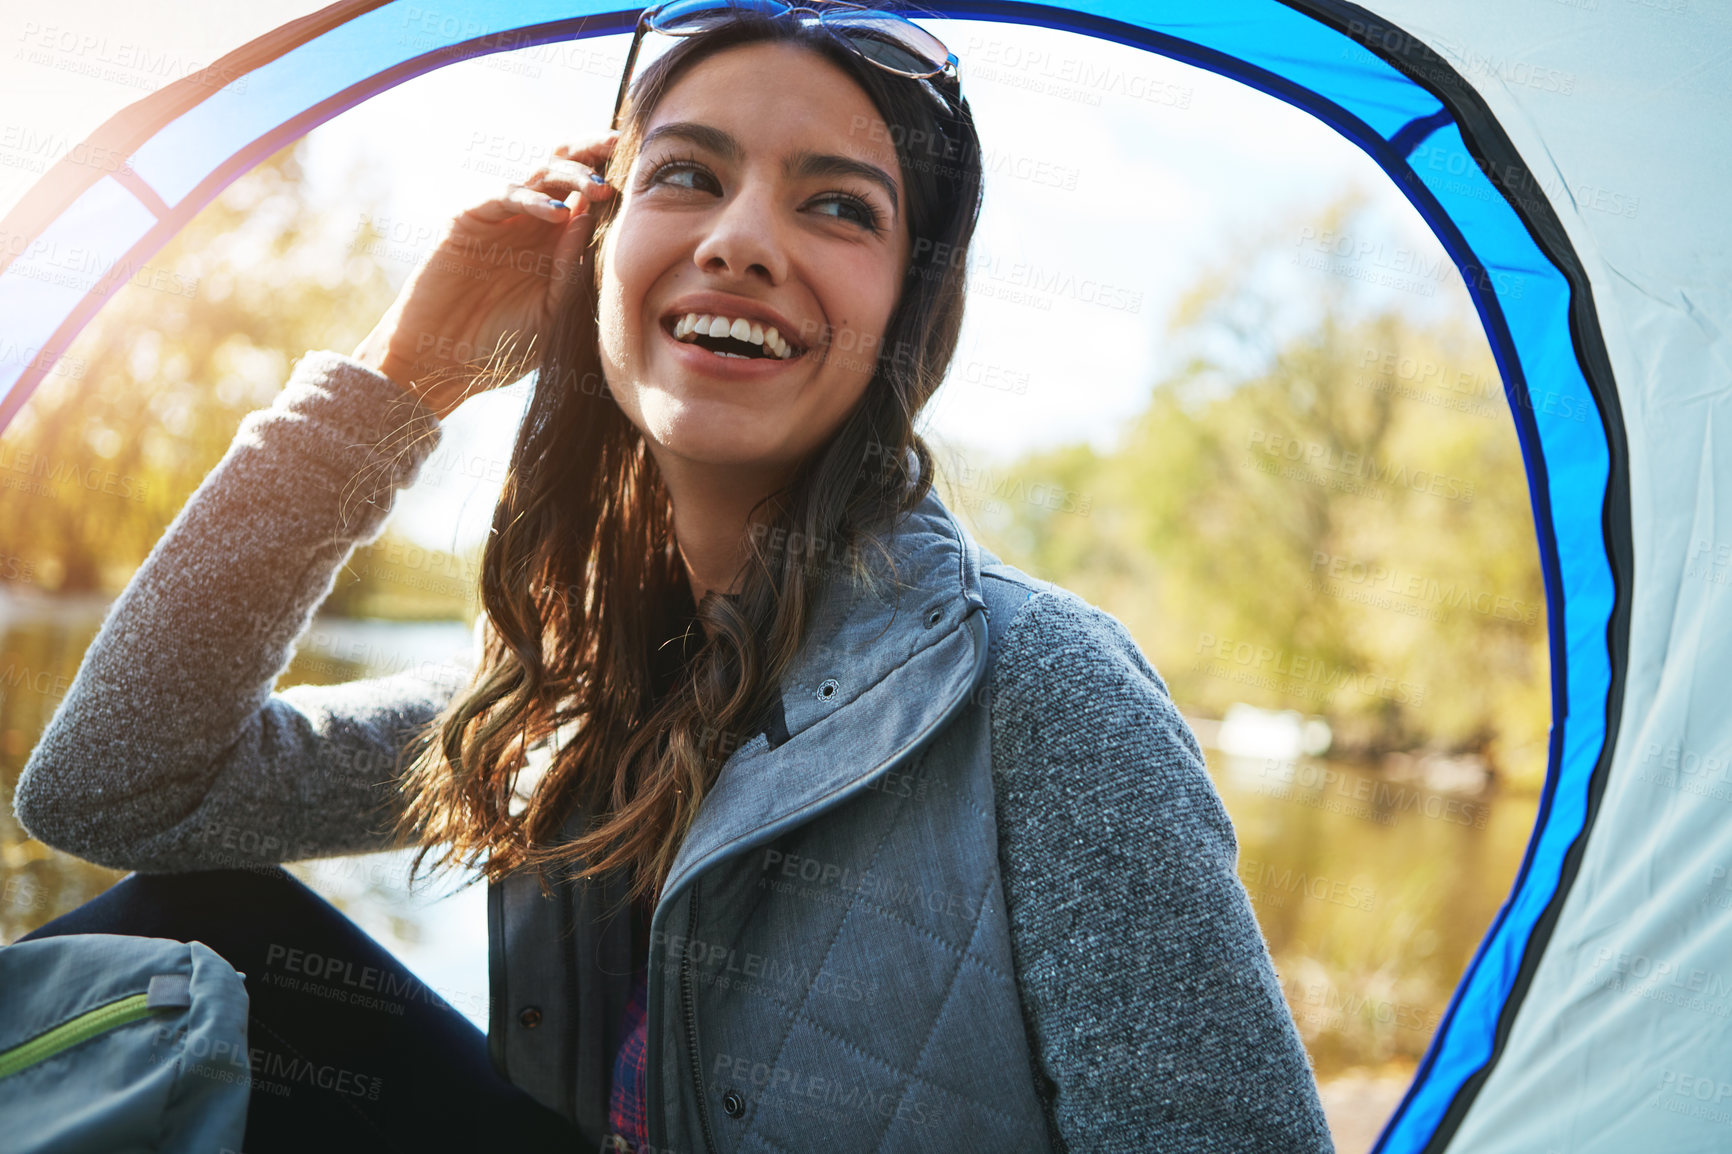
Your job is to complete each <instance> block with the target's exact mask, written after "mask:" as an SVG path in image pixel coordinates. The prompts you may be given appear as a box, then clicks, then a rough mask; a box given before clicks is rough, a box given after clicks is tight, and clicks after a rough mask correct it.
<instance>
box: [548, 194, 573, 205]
mask: <svg viewBox="0 0 1732 1154" xmlns="http://www.w3.org/2000/svg"><path fill="white" fill-rule="evenodd" d="M547 203H548V204H550V205H552V206H553V207H554V208H567V207H569V206H568V205H567V204H566V203H565V202H564V201H563V200H555V199H553V198H552V197H551V196H550V197H548V198H547Z"/></svg>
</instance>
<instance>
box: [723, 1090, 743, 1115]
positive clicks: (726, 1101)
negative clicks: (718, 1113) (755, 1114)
mask: <svg viewBox="0 0 1732 1154" xmlns="http://www.w3.org/2000/svg"><path fill="white" fill-rule="evenodd" d="M722 1109H724V1110H726V1111H727V1112H728V1117H730V1118H738V1117H739V1116H740V1115H741V1114H744V1113H745V1112H746V1100H745V1099H744V1098H742V1097H740V1096H739V1095H738V1094H736V1093H734V1092H733V1091H732V1090H729V1091H728V1092H727V1093H726V1094H723V1095H722Z"/></svg>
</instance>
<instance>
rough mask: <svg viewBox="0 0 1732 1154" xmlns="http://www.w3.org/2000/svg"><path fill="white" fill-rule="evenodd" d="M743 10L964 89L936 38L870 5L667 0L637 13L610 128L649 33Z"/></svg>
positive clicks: (697, 27) (687, 32)
mask: <svg viewBox="0 0 1732 1154" xmlns="http://www.w3.org/2000/svg"><path fill="white" fill-rule="evenodd" d="M742 14H749V15H754V16H767V17H770V18H772V19H780V18H784V17H791V18H794V19H797V20H799V21H800V22H801V23H802V24H810V23H813V22H814V21H815V22H816V23H817V24H818V26H819V27H821V28H822V29H824V31H826V32H828V33H829V34H830V35H831V36H832V37H834V38H835V39H836V40H838V41H839V42H841V44H842V45H843V46H844V47H845V48H848V49H849V50H850V51H852V52H853V53H855V55H857V56H862V57H865V58H866V59H867V60H869V61H871V62H872V63H873V64H875V65H877V66H878V67H879V68H882V69H884V70H885V71H886V72H893V73H895V74H896V75H898V76H906V77H908V78H910V79H913V80H926V81H930V82H931V84H932V87H933V88H934V89H935V90H937V91H938V92H939V94H940V95H941V96H943V97H945V100H946V103H948V104H950V105H952V106H954V104H955V101H956V99H957V95H958V93H959V91H960V87H959V81H958V79H957V75H956V69H957V65H958V61H957V59H956V56H955V54H953V53H952V52H951V51H950V50H949V49H948V48H946V47H945V46H944V44H943V42H942V41H940V40H939V39H938V37H936V36H934V35H932V33H930V32H928V31H926V29H924V28H922V27H920V26H919V25H918V24H916V23H914V22H913V21H912V20H909V19H906V18H905V17H902V16H899V15H897V14H896V13H894V12H886V11H884V10H883V9H881V8H867V7H864V6H863V5H859V4H848V3H843V2H840V0H835V2H830V3H824V4H822V5H820V6H817V7H807V6H805V5H792V4H784V3H782V0H668V2H667V3H665V4H658V5H656V6H655V7H654V8H647V9H645V10H644V12H643V14H642V15H641V16H639V17H638V21H637V29H636V30H635V31H634V32H633V33H632V38H631V51H630V52H629V53H627V54H626V58H625V74H624V75H622V76H621V77H620V78H619V95H618V96H617V97H616V98H615V99H614V102H613V120H612V121H611V126H612V127H613V128H616V129H617V128H618V127H619V114H620V110H621V109H623V108H624V107H625V94H626V90H627V88H628V87H629V86H630V82H631V74H632V69H633V67H635V66H636V64H637V53H638V47H639V46H640V45H641V44H642V43H643V34H644V32H646V31H652V30H653V31H656V32H660V33H661V34H662V35H664V36H696V35H697V34H698V33H700V32H707V31H709V30H710V29H712V28H716V27H718V26H720V25H723V24H726V23H727V22H728V21H730V20H733V19H735V18H736V17H738V16H740V15H742Z"/></svg>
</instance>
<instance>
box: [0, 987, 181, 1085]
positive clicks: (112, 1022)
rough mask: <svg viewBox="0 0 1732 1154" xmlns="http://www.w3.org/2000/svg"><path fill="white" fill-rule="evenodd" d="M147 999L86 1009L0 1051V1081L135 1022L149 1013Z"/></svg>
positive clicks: (138, 997)
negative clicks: (69, 1019) (81, 1043)
mask: <svg viewBox="0 0 1732 1154" xmlns="http://www.w3.org/2000/svg"><path fill="white" fill-rule="evenodd" d="M149 997H150V995H149V994H133V995H131V996H130V997H125V998H121V999H120V1000H119V1001H115V1002H109V1003H108V1004H107V1005H105V1006H98V1007H96V1008H95V1009H94V1010H86V1011H84V1013H82V1014H80V1015H78V1016H77V1017H76V1018H73V1019H72V1020H71V1021H67V1022H62V1023H61V1024H60V1025H58V1026H55V1027H54V1028H53V1029H52V1030H48V1031H46V1032H44V1033H41V1034H38V1035H36V1036H35V1037H34V1038H31V1039H30V1040H29V1041H28V1042H20V1043H19V1044H18V1045H16V1046H13V1047H12V1048H11V1049H10V1050H4V1051H0V1078H7V1077H11V1076H12V1075H13V1074H16V1073H18V1072H20V1071H22V1070H28V1069H29V1068H30V1067H32V1066H34V1065H36V1064H37V1063H38V1062H45V1061H47V1060H48V1059H49V1058H52V1057H54V1055H56V1054H58V1053H60V1051H62V1050H68V1049H71V1048H72V1047H73V1046H76V1045H78V1043H80V1042H86V1041H89V1040H90V1039H91V1038H94V1037H96V1036H97V1035H98V1034H102V1033H106V1032H107V1031H109V1030H113V1029H116V1028H118V1027H120V1026H124V1025H126V1024H127V1023H129V1022H136V1021H138V1019H140V1018H142V1017H144V1016H146V1015H147V1014H149V1013H150V1006H149V1004H148V1001H147V1000H148V998H149Z"/></svg>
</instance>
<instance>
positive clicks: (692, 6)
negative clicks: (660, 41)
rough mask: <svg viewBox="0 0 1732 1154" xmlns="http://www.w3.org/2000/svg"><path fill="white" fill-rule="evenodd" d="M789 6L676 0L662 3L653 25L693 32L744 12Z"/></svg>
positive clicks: (769, 12)
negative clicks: (670, 2)
mask: <svg viewBox="0 0 1732 1154" xmlns="http://www.w3.org/2000/svg"><path fill="white" fill-rule="evenodd" d="M787 10H788V6H787V5H786V4H784V3H782V2H781V0H675V3H672V4H664V5H662V7H661V8H660V10H658V11H657V12H656V14H655V17H654V18H653V19H652V20H651V21H650V27H651V28H654V29H655V30H656V31H657V32H660V33H663V34H664V35H672V36H681V35H684V36H690V35H693V34H695V33H698V32H707V31H708V30H710V29H711V28H714V27H716V26H717V25H720V24H726V23H727V22H728V21H729V20H732V19H733V18H734V17H736V16H738V15H740V14H741V13H751V14H753V15H758V16H778V15H780V14H781V13H783V12H786V11H787Z"/></svg>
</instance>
